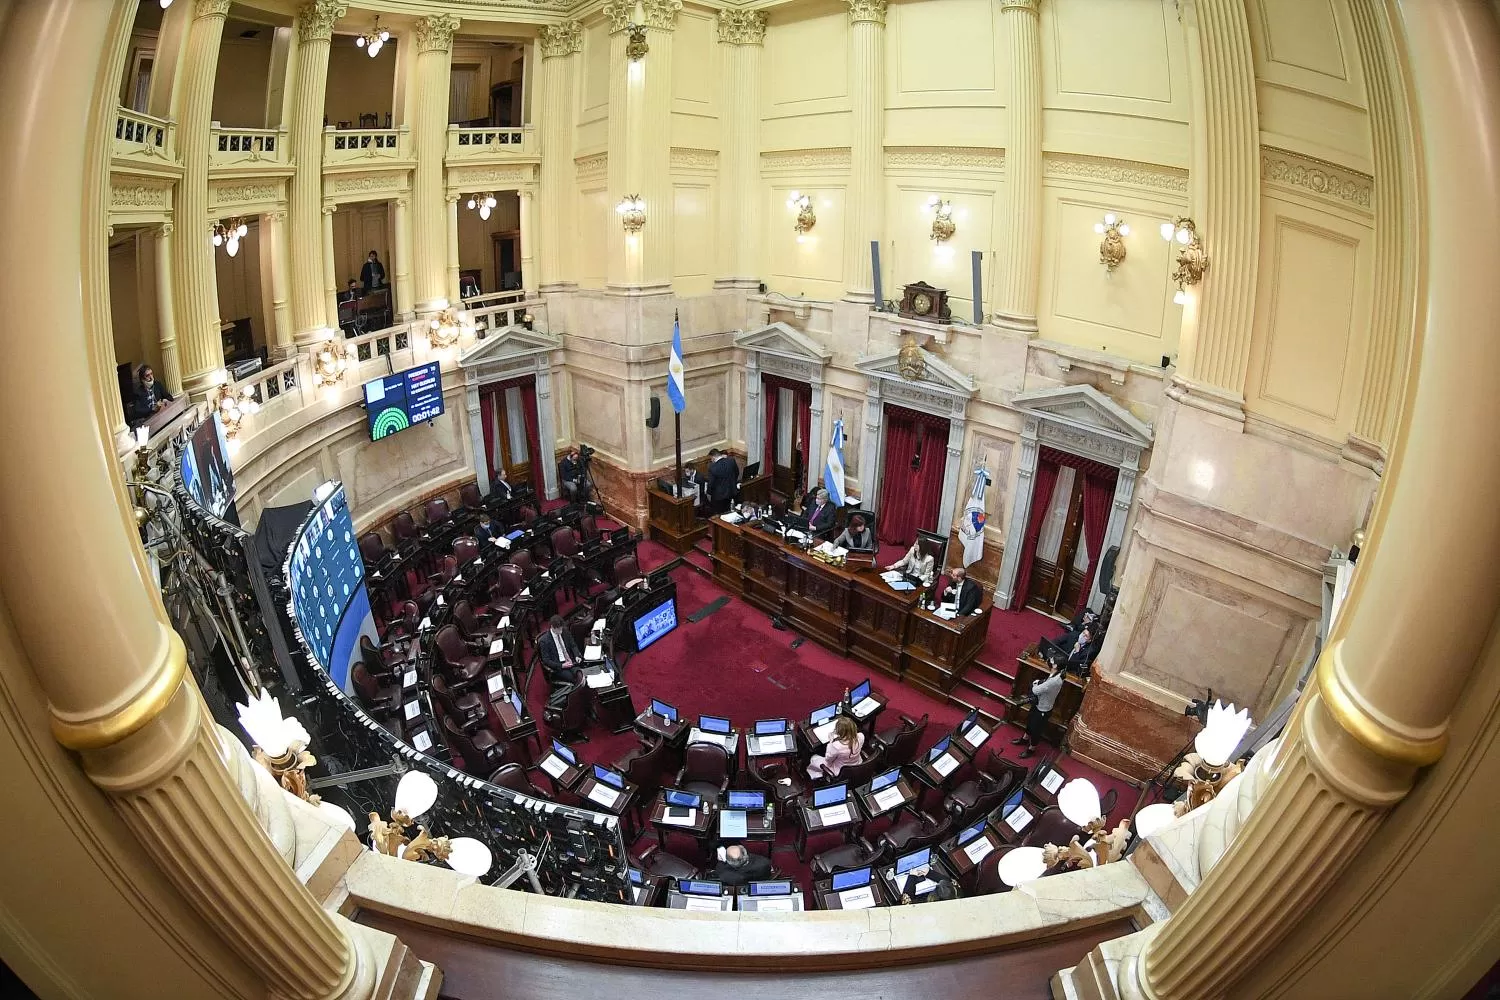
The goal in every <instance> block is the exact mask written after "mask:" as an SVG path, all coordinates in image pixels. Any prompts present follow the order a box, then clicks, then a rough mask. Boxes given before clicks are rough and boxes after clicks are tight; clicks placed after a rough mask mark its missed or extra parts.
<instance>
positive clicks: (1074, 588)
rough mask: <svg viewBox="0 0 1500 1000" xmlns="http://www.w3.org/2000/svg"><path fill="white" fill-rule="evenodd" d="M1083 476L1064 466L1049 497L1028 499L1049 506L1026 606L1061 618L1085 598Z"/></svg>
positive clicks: (1069, 615) (1086, 560) (1086, 553)
mask: <svg viewBox="0 0 1500 1000" xmlns="http://www.w3.org/2000/svg"><path fill="white" fill-rule="evenodd" d="M1083 479H1084V477H1083V475H1082V474H1081V473H1079V472H1078V471H1077V470H1076V469H1072V468H1069V467H1068V466H1063V467H1062V468H1060V469H1058V476H1057V483H1056V484H1055V486H1054V487H1053V490H1052V496H1050V497H1033V498H1032V501H1031V502H1032V503H1047V504H1049V507H1048V510H1047V516H1046V519H1045V520H1044V521H1043V522H1042V533H1041V536H1040V537H1039V538H1038V539H1037V548H1036V557H1035V558H1034V559H1033V560H1032V563H1031V584H1030V587H1029V588H1028V591H1027V597H1026V606H1027V607H1028V608H1035V609H1036V610H1037V611H1040V612H1042V613H1044V614H1049V615H1057V616H1059V617H1062V618H1072V617H1073V615H1074V614H1075V613H1076V612H1077V611H1078V607H1079V605H1080V603H1081V602H1082V601H1084V600H1085V599H1086V597H1087V595H1085V594H1084V593H1083V584H1084V580H1085V578H1086V576H1087V572H1088V566H1089V556H1090V552H1089V549H1088V540H1087V539H1086V538H1085V537H1084V530H1083Z"/></svg>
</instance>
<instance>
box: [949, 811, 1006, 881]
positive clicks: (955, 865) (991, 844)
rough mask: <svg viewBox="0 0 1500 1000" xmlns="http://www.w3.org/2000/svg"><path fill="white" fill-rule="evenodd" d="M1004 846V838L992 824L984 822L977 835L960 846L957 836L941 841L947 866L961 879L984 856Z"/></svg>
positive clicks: (978, 863)
mask: <svg viewBox="0 0 1500 1000" xmlns="http://www.w3.org/2000/svg"><path fill="white" fill-rule="evenodd" d="M980 845H983V846H980ZM1005 846H1006V845H1005V840H1004V839H1002V838H1001V836H1000V834H999V833H998V832H997V831H996V830H995V828H994V827H993V826H990V825H989V824H988V823H986V824H985V826H984V829H983V830H982V831H980V833H979V836H977V837H975V838H974V839H973V840H971V841H969V842H968V843H967V844H964V845H963V846H962V847H960V846H959V844H958V838H957V837H950V838H949V839H948V840H945V841H943V845H942V852H943V858H944V860H946V861H947V862H948V867H949V868H951V869H953V871H954V873H955V874H956V875H957V876H958V877H959V878H960V879H962V878H964V877H965V876H967V875H968V874H969V873H970V872H971V871H973V870H974V869H975V868H978V867H979V865H980V863H981V862H982V861H984V859H985V858H987V857H989V856H990V855H991V854H993V853H995V852H996V851H998V850H1000V849H1001V848H1003V847H1005ZM970 852H973V853H970Z"/></svg>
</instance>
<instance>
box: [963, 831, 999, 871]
mask: <svg viewBox="0 0 1500 1000" xmlns="http://www.w3.org/2000/svg"><path fill="white" fill-rule="evenodd" d="M994 850H995V845H994V844H992V843H990V838H988V837H980V838H978V839H977V840H974V841H972V842H970V843H968V844H965V845H964V855H965V857H967V858H968V859H969V861H970V862H972V863H973V864H976V865H977V864H979V862H981V861H983V860H984V859H985V858H987V857H989V856H990V854H991V853H992V852H993V851H994Z"/></svg>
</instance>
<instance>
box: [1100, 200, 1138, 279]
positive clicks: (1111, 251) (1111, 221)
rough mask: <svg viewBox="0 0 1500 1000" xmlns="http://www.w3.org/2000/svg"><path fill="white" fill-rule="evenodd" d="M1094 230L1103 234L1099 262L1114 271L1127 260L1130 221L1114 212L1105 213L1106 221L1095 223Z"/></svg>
mask: <svg viewBox="0 0 1500 1000" xmlns="http://www.w3.org/2000/svg"><path fill="white" fill-rule="evenodd" d="M1094 232H1096V233H1098V234H1099V235H1100V236H1103V237H1104V239H1102V240H1100V241H1099V263H1101V264H1103V265H1104V268H1105V270H1108V271H1113V270H1114V269H1115V268H1117V267H1119V266H1120V264H1121V262H1122V261H1124V260H1125V237H1127V236H1129V235H1130V223H1128V222H1126V221H1125V220H1124V219H1122V218H1120V217H1119V216H1118V215H1116V214H1115V213H1113V212H1105V213H1104V221H1103V222H1096V223H1094Z"/></svg>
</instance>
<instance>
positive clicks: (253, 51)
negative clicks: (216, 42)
mask: <svg viewBox="0 0 1500 1000" xmlns="http://www.w3.org/2000/svg"><path fill="white" fill-rule="evenodd" d="M272 34H273V30H272V29H271V28H265V29H263V30H262V31H261V37H259V38H234V37H226V38H225V39H224V40H223V42H222V43H220V46H219V66H218V69H217V71H216V72H215V74H214V103H213V120H214V121H216V122H219V123H220V124H222V125H225V126H229V127H237V128H264V127H265V125H266V85H267V81H268V79H269V76H270V72H271V37H272Z"/></svg>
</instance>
